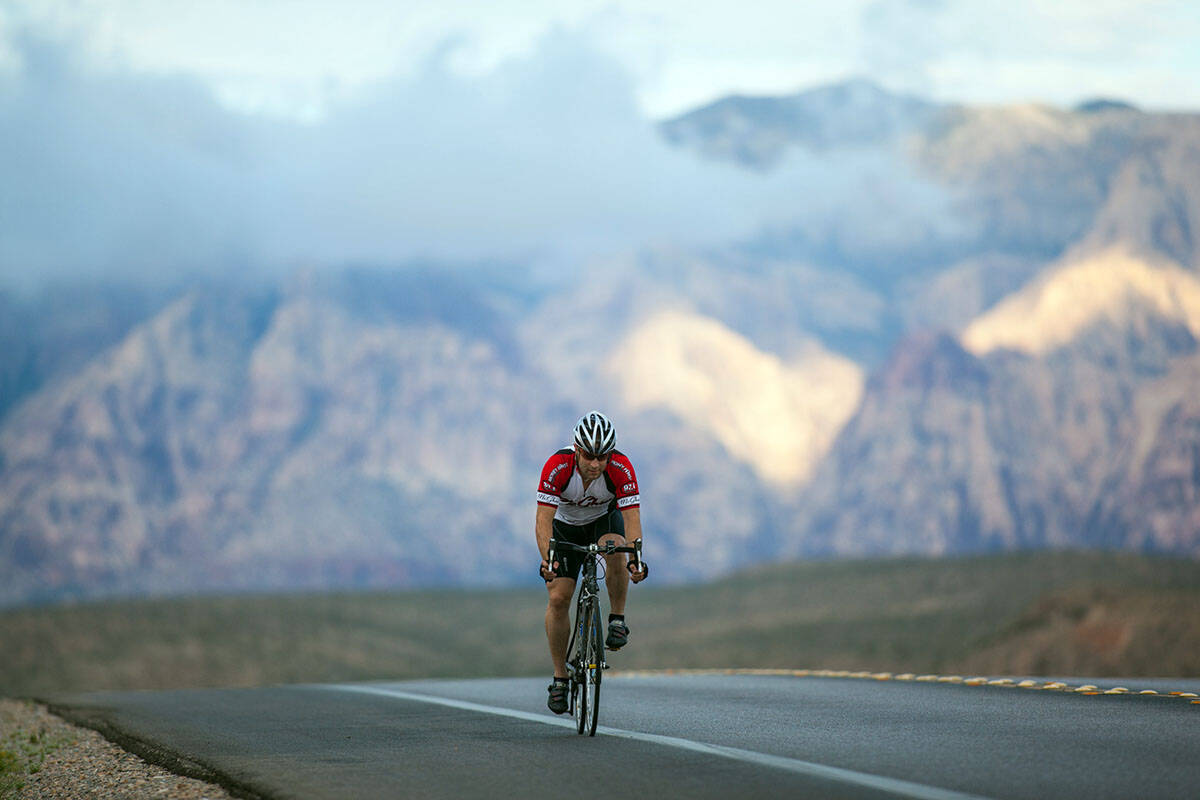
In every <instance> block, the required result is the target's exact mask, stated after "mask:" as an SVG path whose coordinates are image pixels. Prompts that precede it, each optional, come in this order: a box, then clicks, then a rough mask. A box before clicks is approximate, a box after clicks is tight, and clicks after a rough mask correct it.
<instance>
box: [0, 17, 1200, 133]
mask: <svg viewBox="0 0 1200 800" xmlns="http://www.w3.org/2000/svg"><path fill="white" fill-rule="evenodd" d="M6 9H7V10H6ZM17 21H22V22H24V23H26V24H30V25H32V26H34V27H35V28H37V29H41V30H47V31H56V32H60V33H61V32H70V33H71V34H72V35H73V36H74V37H76V41H77V43H78V44H79V46H80V48H81V49H83V50H86V52H87V53H88V55H89V57H90V58H92V59H94V60H95V61H96V62H97V63H104V62H113V61H116V62H120V63H122V64H124V65H126V66H130V67H133V68H135V69H139V70H147V71H150V72H155V73H176V72H184V73H187V74H190V75H195V76H198V77H199V78H201V79H203V80H204V81H206V82H208V83H210V84H211V85H212V86H214V87H216V90H217V92H218V96H219V97H220V98H221V99H222V101H223V102H226V103H228V104H231V105H233V106H236V107H238V108H241V109H248V110H270V111H274V112H278V113H283V114H288V115H293V116H305V115H308V116H310V117H311V116H314V115H319V114H322V113H325V111H326V110H327V108H328V106H329V103H330V102H331V101H333V100H336V99H337V97H338V96H339V95H341V94H344V93H346V92H352V91H353V90H354V89H355V88H356V87H359V86H361V85H363V84H364V83H368V82H371V81H375V80H379V79H381V78H387V77H395V76H402V75H405V74H408V73H411V71H412V70H414V69H417V68H418V67H419V65H420V64H421V63H423V61H424V60H425V59H427V58H428V56H429V55H430V53H432V52H434V51H435V50H437V49H439V48H449V49H450V56H449V60H450V63H451V65H452V66H453V68H454V69H455V70H457V71H459V72H460V73H461V74H465V75H472V74H473V75H479V74H483V73H486V72H489V71H491V70H493V69H495V67H496V66H497V65H498V64H499V63H500V62H502V61H504V60H505V59H509V58H512V57H514V56H521V55H527V54H528V53H529V52H531V51H532V50H533V49H534V48H535V47H536V46H537V41H538V39H539V37H541V36H543V35H544V34H545V33H546V32H547V31H548V30H551V29H553V28H555V27H556V26H557V27H562V28H566V29H568V30H569V31H571V32H572V33H573V34H581V35H583V36H585V37H586V38H587V39H588V40H589V41H591V42H592V43H593V44H594V45H595V46H596V47H597V48H599V49H601V50H603V51H604V52H606V53H608V54H609V55H611V56H612V57H614V59H615V60H616V61H617V62H619V63H620V64H622V65H623V67H624V69H625V70H626V71H627V72H628V73H629V75H630V77H631V80H632V81H633V83H634V93H635V96H636V98H637V102H638V104H639V106H640V108H641V109H642V111H643V113H645V114H647V115H650V116H652V117H662V116H667V115H670V114H674V113H677V112H679V111H681V110H684V109H687V108H689V107H691V106H694V105H696V104H699V103H702V102H705V101H708V100H711V99H713V98H715V97H718V96H720V95H723V94H727V93H730V92H743V93H751V94H774V93H784V92H792V91H796V90H797V89H800V88H806V87H809V86H811V85H814V84H817V83H823V82H829V81H832V80H839V79H842V78H845V77H848V76H851V75H867V76H869V77H872V78H874V79H876V80H877V81H879V82H881V83H883V84H884V85H886V86H888V87H889V88H893V89H906V90H914V91H917V92H920V93H922V94H925V95H927V96H930V97H932V98H934V99H939V100H963V101H968V102H1013V101H1024V100H1037V101H1046V102H1051V103H1056V104H1064V105H1069V104H1073V103H1075V102H1077V101H1079V100H1081V99H1085V98H1091V97H1096V96H1118V97H1123V98H1127V99H1129V100H1132V101H1134V102H1136V103H1140V104H1143V105H1145V106H1148V107H1152V108H1161V109H1167V108H1172V109H1196V108H1200V3H1197V2H1195V0H1061V1H1059V2H1053V3H1047V2H1044V1H1043V0H966V1H965V2H950V0H894V1H890V2H889V1H887V0H846V2H842V3H807V2H796V0H740V2H736V3H696V2H694V0H496V2H490V3H483V2H478V1H477V0H439V2H437V3H429V2H424V1H422V2H413V1H412V0H338V2H333V1H332V0H255V2H247V1H246V0H0V26H5V27H6V28H8V29H10V30H11V28H12V26H13V25H14V24H15V23H16V22H17ZM7 52H8V54H7V57H5V56H0V66H2V65H6V66H7V68H10V69H11V68H13V67H14V64H13V62H14V60H15V59H14V58H13V54H12V50H11V48H9V49H8V51H7Z"/></svg>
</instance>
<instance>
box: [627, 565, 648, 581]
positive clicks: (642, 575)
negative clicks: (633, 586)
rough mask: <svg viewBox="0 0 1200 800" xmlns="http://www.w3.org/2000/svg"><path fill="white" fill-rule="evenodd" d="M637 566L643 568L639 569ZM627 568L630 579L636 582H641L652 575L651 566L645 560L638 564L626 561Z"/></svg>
mask: <svg viewBox="0 0 1200 800" xmlns="http://www.w3.org/2000/svg"><path fill="white" fill-rule="evenodd" d="M637 567H641V569H640V570H639V569H637ZM625 569H627V570H629V580H631V581H633V582H634V583H641V582H642V581H644V580H646V578H647V577H648V576H649V575H650V567H649V566H647V565H646V562H645V561H639V562H637V565H636V566H635V565H634V562H632V561H626V562H625Z"/></svg>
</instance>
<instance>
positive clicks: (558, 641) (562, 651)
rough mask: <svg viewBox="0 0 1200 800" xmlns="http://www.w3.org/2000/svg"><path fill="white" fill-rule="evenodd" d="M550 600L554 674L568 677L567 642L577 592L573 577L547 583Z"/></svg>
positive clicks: (548, 631)
mask: <svg viewBox="0 0 1200 800" xmlns="http://www.w3.org/2000/svg"><path fill="white" fill-rule="evenodd" d="M546 589H547V590H548V591H549V594H550V596H549V600H548V602H547V604H546V639H547V641H548V642H549V643H550V660H551V661H552V662H554V676H555V677H556V678H565V677H567V642H568V640H569V639H570V637H571V598H572V596H573V595H574V594H575V581H574V580H573V579H571V578H555V579H554V580H552V581H551V582H550V583H548V584H546Z"/></svg>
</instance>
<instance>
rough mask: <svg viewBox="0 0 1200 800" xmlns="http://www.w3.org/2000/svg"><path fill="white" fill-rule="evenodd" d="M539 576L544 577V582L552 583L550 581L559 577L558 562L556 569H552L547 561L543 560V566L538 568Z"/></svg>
mask: <svg viewBox="0 0 1200 800" xmlns="http://www.w3.org/2000/svg"><path fill="white" fill-rule="evenodd" d="M538 574H540V575H541V576H542V580H544V581H545V582H546V583H550V581H552V580H554V579H555V578H557V577H558V562H557V561H555V562H554V568H553V569H551V568H550V565H549V564H547V563H546V559H544V558H543V559H542V565H541V566H540V567H539V568H538Z"/></svg>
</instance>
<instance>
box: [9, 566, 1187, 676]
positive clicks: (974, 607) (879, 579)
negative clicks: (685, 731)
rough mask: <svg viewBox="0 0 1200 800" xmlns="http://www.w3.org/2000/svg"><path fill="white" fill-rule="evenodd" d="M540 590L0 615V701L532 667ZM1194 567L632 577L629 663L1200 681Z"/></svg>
mask: <svg viewBox="0 0 1200 800" xmlns="http://www.w3.org/2000/svg"><path fill="white" fill-rule="evenodd" d="M544 597H545V594H544V591H543V590H541V588H540V587H536V586H535V587H531V588H529V589H512V590H490V591H449V590H447V591H436V592H401V593H394V594H336V595H332V594H331V595H302V596H280V595H272V596H240V597H208V598H205V597H200V598H176V599H159V600H138V601H121V602H106V603H95V604H87V605H79V606H64V607H49V608H36V609H20V610H10V611H6V612H3V613H0V653H2V654H3V658H2V659H0V694H3V695H10V696H36V695H40V694H43V693H47V692H53V691H74V690H93V689H133V688H137V689H152V688H179V687H201V686H258V685H269V684H281V683H296V682H317V681H354V680H371V679H405V678H418V677H467V676H488V675H533V674H541V673H544V672H546V671H547V669H548V657H547V655H546V652H545V638H544V634H543V632H542V615H543V611H544V603H545V600H544ZM1196 608H1200V562H1196V561H1187V560H1173V559H1157V558H1145V557H1139V556H1131V555H1119V554H1110V553H1039V554H1015V555H1003V556H989V557H976V558H960V559H943V560H926V559H898V560H886V561H880V560H871V561H841V562H828V563H801V564H789V565H779V566H772V567H767V568H762V569H758V570H754V571H750V572H746V573H743V574H740V575H737V576H734V577H731V578H728V579H725V580H721V581H717V582H714V583H710V584H704V585H693V586H672V587H647V586H642V587H637V588H636V589H634V590H633V596H632V599H631V601H630V605H629V614H630V616H629V619H630V624H631V626H632V628H633V638H632V642H631V645H630V647H629V648H627V649H626V650H624V651H622V652H621V653H619V654H616V655H614V656H613V658H612V659H611V660H612V662H613V663H614V665H615V666H618V667H622V668H672V667H673V668H684V667H808V668H822V667H825V668H840V669H871V670H892V671H912V672H938V671H949V670H954V671H959V670H964V669H967V670H969V671H972V672H976V673H989V672H990V673H993V674H1004V673H1035V674H1078V675H1092V676H1097V677H1103V676H1106V675H1113V676H1116V675H1121V676H1146V675H1159V676H1195V675H1197V674H1200V619H1197V614H1196V613H1195V611H1194V609H1196Z"/></svg>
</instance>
